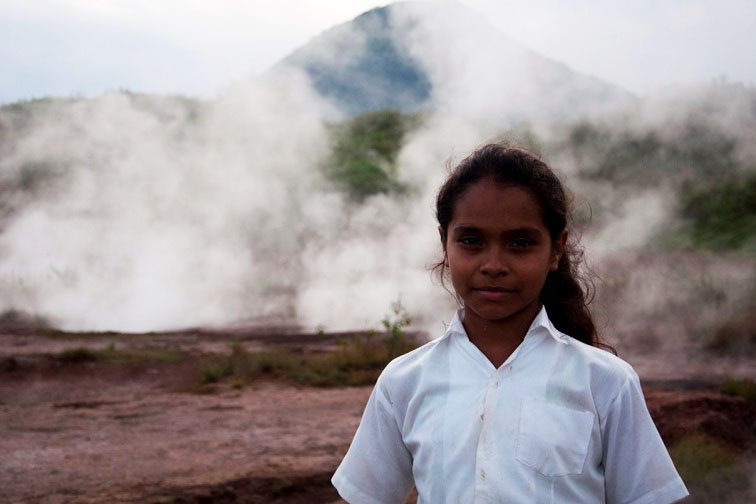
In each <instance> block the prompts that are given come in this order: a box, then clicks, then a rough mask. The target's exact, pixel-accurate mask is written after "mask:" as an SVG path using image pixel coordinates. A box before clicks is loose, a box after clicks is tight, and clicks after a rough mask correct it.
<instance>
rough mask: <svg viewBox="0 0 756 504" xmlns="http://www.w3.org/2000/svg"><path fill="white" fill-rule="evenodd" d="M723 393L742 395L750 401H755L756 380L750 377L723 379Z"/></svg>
mask: <svg viewBox="0 0 756 504" xmlns="http://www.w3.org/2000/svg"><path fill="white" fill-rule="evenodd" d="M720 390H722V392H723V393H725V394H727V395H732V396H738V397H742V398H744V399H747V400H748V401H751V402H756V380H752V379H750V378H742V379H738V378H730V379H728V380H725V382H724V383H723V384H722V386H721V389H720Z"/></svg>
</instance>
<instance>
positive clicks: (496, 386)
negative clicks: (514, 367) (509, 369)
mask: <svg viewBox="0 0 756 504" xmlns="http://www.w3.org/2000/svg"><path fill="white" fill-rule="evenodd" d="M494 388H499V380H496V381H495V382H494Z"/></svg>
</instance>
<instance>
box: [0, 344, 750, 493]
mask: <svg viewBox="0 0 756 504" xmlns="http://www.w3.org/2000/svg"><path fill="white" fill-rule="evenodd" d="M236 336H237V337H238V335H236ZM311 336H312V335H311ZM311 336H310V337H311ZM231 337H233V335H232V336H227V337H226V339H225V341H224V339H223V338H224V336H222V335H219V334H204V335H198V334H193V335H187V334H179V333H176V334H173V335H160V336H159V337H158V336H155V337H150V336H138V337H137V336H127V335H103V336H98V337H93V336H91V335H89V336H82V337H81V338H77V337H61V336H60V335H55V336H52V335H49V334H35V333H34V332H28V331H27V332H26V333H23V334H21V333H19V332H18V331H17V332H16V334H12V333H8V334H5V335H0V453H2V457H0V502H41V503H57V502H186V503H199V502H250V503H257V502H294V503H297V502H301V503H305V502H306V503H321V502H322V503H327V502H338V495H337V494H336V493H335V491H334V490H333V489H332V487H331V486H330V483H329V479H330V475H331V474H332V472H333V470H334V469H335V467H336V465H337V464H338V462H339V460H340V459H341V457H342V455H343V453H344V452H345V450H346V448H347V446H348V444H349V441H350V440H351V436H352V434H353V433H354V430H355V428H356V427H357V424H358V422H359V416H360V414H361V411H362V408H363V406H364V404H365V401H366V400H367V397H368V395H369V393H370V387H344V388H329V389H322V388H312V387H303V386H297V385H296V384H293V383H285V382H281V381H271V380H267V381H258V382H254V383H253V384H251V385H246V386H244V387H238V388H235V387H234V386H233V384H230V383H226V384H223V383H222V384H216V385H213V386H211V387H198V386H197V379H198V375H197V362H196V359H195V358H194V357H192V355H197V354H198V352H201V351H207V350H208V349H210V350H218V351H222V350H223V349H224V348H225V349H227V348H228V340H229V338H231ZM290 339H291V340H292V342H295V343H297V344H301V343H302V341H296V340H297V338H296V337H290ZM265 341H266V340H265V338H263V337H260V338H257V339H255V338H253V337H248V338H246V340H245V344H246V345H248V346H249V347H250V348H252V349H254V348H255V347H256V346H259V345H261V344H263V343H265ZM305 341H309V340H307V338H305ZM319 341H320V342H321V344H327V342H328V338H321V340H319ZM324 342H325V343H324ZM110 344H116V345H118V347H119V348H122V347H124V346H125V345H134V346H137V347H138V346H144V345H152V346H153V347H154V345H156V344H158V345H159V346H162V347H171V348H174V347H181V348H182V349H183V350H187V351H188V353H187V355H188V357H186V358H184V359H182V360H180V361H172V362H166V363H154V362H129V363H124V362H74V363H71V362H69V363H64V362H61V361H60V359H56V358H55V356H56V355H59V354H60V352H62V351H65V350H66V349H71V348H80V347H82V346H87V347H92V348H104V347H106V346H107V345H110ZM667 371H668V370H667ZM644 388H645V392H646V396H647V401H648V404H649V408H650V411H651V413H652V415H653V416H654V419H655V421H656V422H657V425H658V426H659V429H660V432H661V433H662V436H663V437H664V439H665V441H666V442H668V443H674V442H675V441H676V440H679V439H681V438H682V437H683V436H685V434H686V433H689V432H691V431H700V432H704V433H706V434H708V435H710V436H711V437H713V438H715V439H718V440H721V441H722V442H723V443H725V444H726V445H727V446H731V447H733V450H736V451H737V453H740V454H745V455H744V456H747V454H748V453H750V452H749V450H751V449H752V447H753V440H754V418H756V408H755V407H754V404H753V403H752V402H748V401H746V400H745V399H743V398H740V397H732V396H727V395H723V394H722V393H720V392H719V391H718V388H717V384H716V380H715V379H710V380H708V381H707V380H702V379H700V375H699V376H698V378H697V379H691V377H690V376H687V377H684V378H683V379H678V380H671V379H670V378H669V376H668V374H665V375H663V376H661V377H660V378H659V377H657V379H654V377H653V376H650V377H646V379H645V381H644ZM748 467H751V468H752V466H748ZM741 486H742V485H741ZM743 491H746V490H743Z"/></svg>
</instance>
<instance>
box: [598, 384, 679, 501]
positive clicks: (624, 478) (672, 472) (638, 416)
mask: <svg viewBox="0 0 756 504" xmlns="http://www.w3.org/2000/svg"><path fill="white" fill-rule="evenodd" d="M601 430H602V436H603V439H604V454H603V455H604V471H605V473H604V477H605V488H606V502H607V503H609V504H615V503H616V504H646V503H649V504H650V503H654V504H656V503H659V504H663V503H671V502H676V501H678V500H680V499H682V498H684V497H685V496H687V495H688V490H687V489H686V488H685V484H684V483H683V481H682V479H681V478H680V476H679V475H678V474H677V470H676V469H675V466H674V464H673V463H672V459H671V458H670V456H669V452H668V451H667V448H666V447H665V446H664V442H663V441H662V439H661V436H659V432H658V431H657V430H656V426H655V425H654V422H653V420H652V419H651V415H650V414H649V412H648V408H647V407H646V401H645V399H644V397H643V392H642V391H641V386H640V381H639V380H638V376H637V375H635V374H633V376H632V377H631V378H630V379H628V380H627V382H626V383H625V384H624V386H623V388H622V389H621V390H620V392H619V394H618V395H617V397H615V399H614V400H613V402H612V403H611V405H610V407H609V410H608V412H607V414H606V415H605V418H604V421H603V422H602V425H601Z"/></svg>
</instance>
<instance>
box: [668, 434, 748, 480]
mask: <svg viewBox="0 0 756 504" xmlns="http://www.w3.org/2000/svg"><path fill="white" fill-rule="evenodd" d="M669 454H670V456H671V457H672V460H674V462H675V467H676V468H677V470H678V472H679V473H680V476H681V477H682V479H683V481H685V483H686V484H687V485H689V486H691V487H695V486H697V485H701V484H703V483H704V482H705V481H706V480H707V479H709V478H710V477H712V476H714V475H716V474H718V473H721V472H723V471H726V470H727V469H729V468H730V467H731V466H732V465H733V463H734V462H735V452H734V451H733V450H732V449H731V448H728V447H727V446H725V445H723V444H722V443H720V442H719V441H717V440H716V439H714V438H712V437H710V436H707V435H706V434H701V433H699V432H693V433H690V434H687V435H686V436H685V437H683V438H682V439H680V440H679V441H678V442H677V443H675V445H674V446H672V447H671V448H670V449H669Z"/></svg>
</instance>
